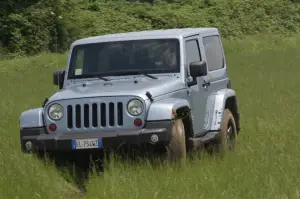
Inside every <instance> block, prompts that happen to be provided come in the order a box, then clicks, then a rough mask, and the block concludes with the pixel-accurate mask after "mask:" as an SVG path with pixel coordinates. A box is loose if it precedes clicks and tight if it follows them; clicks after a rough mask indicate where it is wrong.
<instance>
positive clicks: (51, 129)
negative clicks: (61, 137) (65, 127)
mask: <svg viewBox="0 0 300 199" xmlns="http://www.w3.org/2000/svg"><path fill="white" fill-rule="evenodd" d="M49 130H50V131H51V132H54V131H56V125H55V124H50V125H49Z"/></svg>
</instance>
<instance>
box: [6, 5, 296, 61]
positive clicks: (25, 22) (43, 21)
mask: <svg viewBox="0 0 300 199" xmlns="http://www.w3.org/2000/svg"><path fill="white" fill-rule="evenodd" d="M209 26H213V27H217V28H219V29H220V32H221V34H222V36H223V37H224V38H232V37H243V36H245V35H257V34H260V33H263V34H271V33H272V34H274V33H276V34H282V33H284V34H290V33H295V32H297V31H299V27H300V4H299V0H272V1H265V0H226V1H225V0H184V1H183V0H165V1H164V0H159V1H156V0H144V1H138V0H136V1H135V0H131V1H130V0H128V1H126V0H105V1H100V0H69V1H65V0H26V1H23V0H7V1H2V2H0V56H1V57H2V58H7V57H11V56H16V55H24V54H29V55H33V54H37V53H40V52H46V51H52V52H64V51H65V50H67V49H68V47H69V45H70V43H71V42H73V41H74V40H75V39H78V38H82V37H87V36H94V35H102V34H106V33H115V32H127V31H136V30H147V29H162V28H183V27H209Z"/></svg>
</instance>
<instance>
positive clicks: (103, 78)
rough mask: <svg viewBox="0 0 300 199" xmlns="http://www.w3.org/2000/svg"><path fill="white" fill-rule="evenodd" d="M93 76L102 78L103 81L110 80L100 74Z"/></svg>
mask: <svg viewBox="0 0 300 199" xmlns="http://www.w3.org/2000/svg"><path fill="white" fill-rule="evenodd" d="M95 77H97V78H99V79H102V80H104V81H110V80H109V79H107V78H105V77H102V76H99V75H98V76H95Z"/></svg>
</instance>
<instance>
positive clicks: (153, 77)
mask: <svg viewBox="0 0 300 199" xmlns="http://www.w3.org/2000/svg"><path fill="white" fill-rule="evenodd" d="M115 74H116V75H144V76H146V77H150V78H151V79H157V77H155V76H153V75H150V74H148V73H143V72H139V71H118V72H116V73H115Z"/></svg>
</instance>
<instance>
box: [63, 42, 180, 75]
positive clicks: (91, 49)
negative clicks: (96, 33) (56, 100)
mask: <svg viewBox="0 0 300 199" xmlns="http://www.w3.org/2000/svg"><path fill="white" fill-rule="evenodd" d="M179 55H180V52H179V40H178V39H149V40H130V41H114V42H103V43H92V44H83V45H77V46H75V47H74V48H73V51H72V55H71V60H70V66H69V74H68V78H69V79H70V78H71V79H73V78H80V77H81V78H82V77H97V76H98V77H100V76H101V77H103V76H113V75H118V74H119V75H124V74H126V73H124V72H130V71H131V72H139V73H144V74H149V73H153V74H159V73H177V72H179V71H180V67H179V65H180V56H179ZM128 74H130V73H128Z"/></svg>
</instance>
